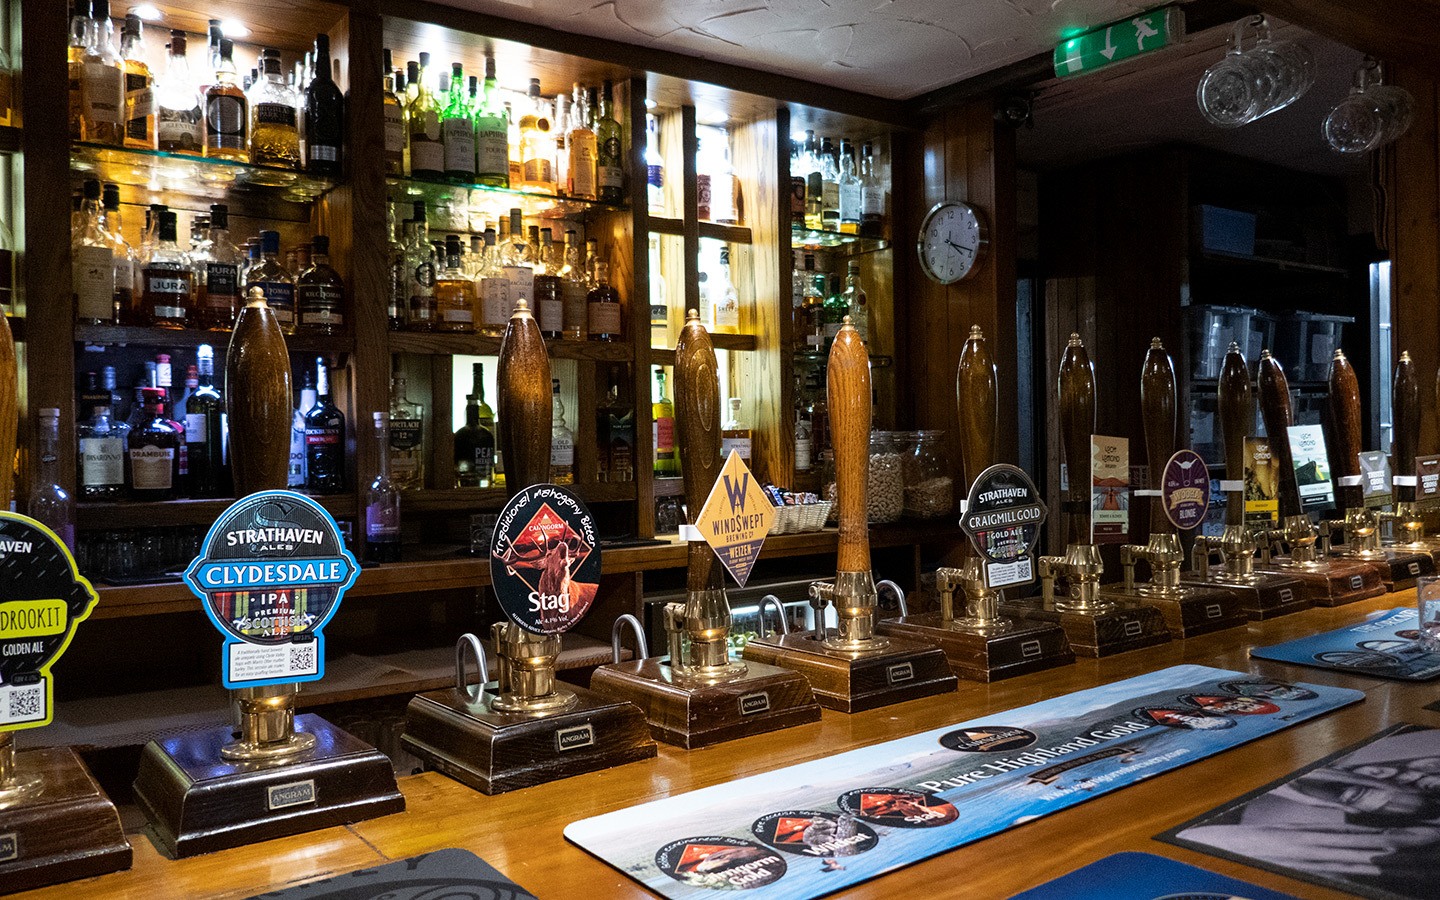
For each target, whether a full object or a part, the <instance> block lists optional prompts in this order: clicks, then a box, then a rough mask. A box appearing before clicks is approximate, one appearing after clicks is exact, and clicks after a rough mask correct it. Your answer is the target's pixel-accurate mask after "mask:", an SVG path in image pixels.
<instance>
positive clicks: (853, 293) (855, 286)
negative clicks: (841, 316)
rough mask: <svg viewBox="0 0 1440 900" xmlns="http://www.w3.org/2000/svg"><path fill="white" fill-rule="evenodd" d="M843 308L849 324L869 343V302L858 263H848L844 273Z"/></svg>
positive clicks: (861, 338)
mask: <svg viewBox="0 0 1440 900" xmlns="http://www.w3.org/2000/svg"><path fill="white" fill-rule="evenodd" d="M845 310H846V313H845V314H846V315H848V316H849V317H850V324H852V325H854V326H855V330H856V331H858V332H860V340H861V341H862V342H863V343H865V344H869V343H870V304H869V302H868V298H867V297H866V296H865V288H864V287H863V286H861V284H860V264H859V263H853V262H852V263H850V265H849V268H848V270H847V274H846V275H845Z"/></svg>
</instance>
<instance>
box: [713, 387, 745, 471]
mask: <svg viewBox="0 0 1440 900" xmlns="http://www.w3.org/2000/svg"><path fill="white" fill-rule="evenodd" d="M740 402H741V401H740V398H739V397H731V398H730V416H729V418H727V419H726V420H725V425H724V427H722V428H721V430H720V459H721V460H722V461H723V460H727V459H729V458H730V451H731V450H734V451H735V452H736V453H738V454H740V459H742V460H744V462H745V464H746V465H747V466H748V465H749V464H750V442H751V441H750V426H749V425H745V424H743V423H742V422H741V421H740Z"/></svg>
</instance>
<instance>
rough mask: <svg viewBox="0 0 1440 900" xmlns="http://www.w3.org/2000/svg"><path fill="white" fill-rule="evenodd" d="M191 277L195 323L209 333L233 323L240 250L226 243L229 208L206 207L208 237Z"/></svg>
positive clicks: (238, 278) (227, 241)
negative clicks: (196, 287) (195, 287)
mask: <svg viewBox="0 0 1440 900" xmlns="http://www.w3.org/2000/svg"><path fill="white" fill-rule="evenodd" d="M195 278H196V280H197V281H198V282H199V285H200V287H199V291H198V292H197V297H198V303H197V304H196V309H195V324H196V325H198V326H199V327H201V328H209V329H211V330H217V331H220V330H227V329H229V328H231V327H233V326H234V324H235V314H236V312H237V311H238V310H239V309H240V248H238V247H236V246H235V244H234V243H232V242H231V240H230V207H228V206H227V205H225V204H224V203H212V204H211V205H210V234H209V236H208V238H207V239H206V241H205V244H204V246H203V247H202V249H201V250H200V251H199V252H198V253H196V255H195Z"/></svg>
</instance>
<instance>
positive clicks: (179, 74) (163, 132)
mask: <svg viewBox="0 0 1440 900" xmlns="http://www.w3.org/2000/svg"><path fill="white" fill-rule="evenodd" d="M185 42H186V35H185V32H183V31H180V30H179V29H175V30H172V31H171V32H170V56H169V58H168V60H167V61H166V64H165V74H164V75H162V76H160V80H159V81H158V82H156V85H155V104H156V122H155V133H156V146H157V147H159V149H161V150H163V151H165V152H166V153H185V154H191V155H194V156H200V155H201V154H203V153H204V152H205V135H204V126H203V125H202V124H201V114H200V94H199V92H198V91H197V90H196V85H195V79H194V78H193V77H191V75H190V63H189V61H188V60H186V58H185V47H186V44H185Z"/></svg>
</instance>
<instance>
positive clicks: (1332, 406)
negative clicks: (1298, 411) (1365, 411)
mask: <svg viewBox="0 0 1440 900" xmlns="http://www.w3.org/2000/svg"><path fill="white" fill-rule="evenodd" d="M1329 381H1330V391H1329V395H1328V397H1327V399H1326V403H1325V409H1326V424H1327V425H1328V426H1329V431H1330V449H1331V452H1332V453H1334V454H1335V455H1336V456H1337V457H1339V458H1338V459H1331V460H1330V468H1331V471H1333V472H1334V473H1335V475H1336V476H1337V477H1336V480H1337V481H1338V482H1339V483H1338V484H1337V485H1336V497H1337V499H1338V500H1339V501H1340V508H1341V509H1359V508H1361V507H1363V506H1364V505H1365V489H1364V487H1362V486H1361V485H1360V484H1358V483H1352V484H1346V483H1344V481H1343V480H1342V479H1347V478H1348V479H1349V480H1351V481H1352V482H1353V481H1355V479H1358V478H1359V477H1360V440H1361V438H1360V429H1361V427H1362V426H1361V423H1360V382H1359V381H1358V380H1357V379H1356V377H1355V367H1354V366H1352V365H1350V360H1348V359H1346V358H1345V351H1344V350H1338V349H1337V350H1336V351H1335V355H1334V356H1333V357H1332V358H1331V360H1330V379H1329Z"/></svg>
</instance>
